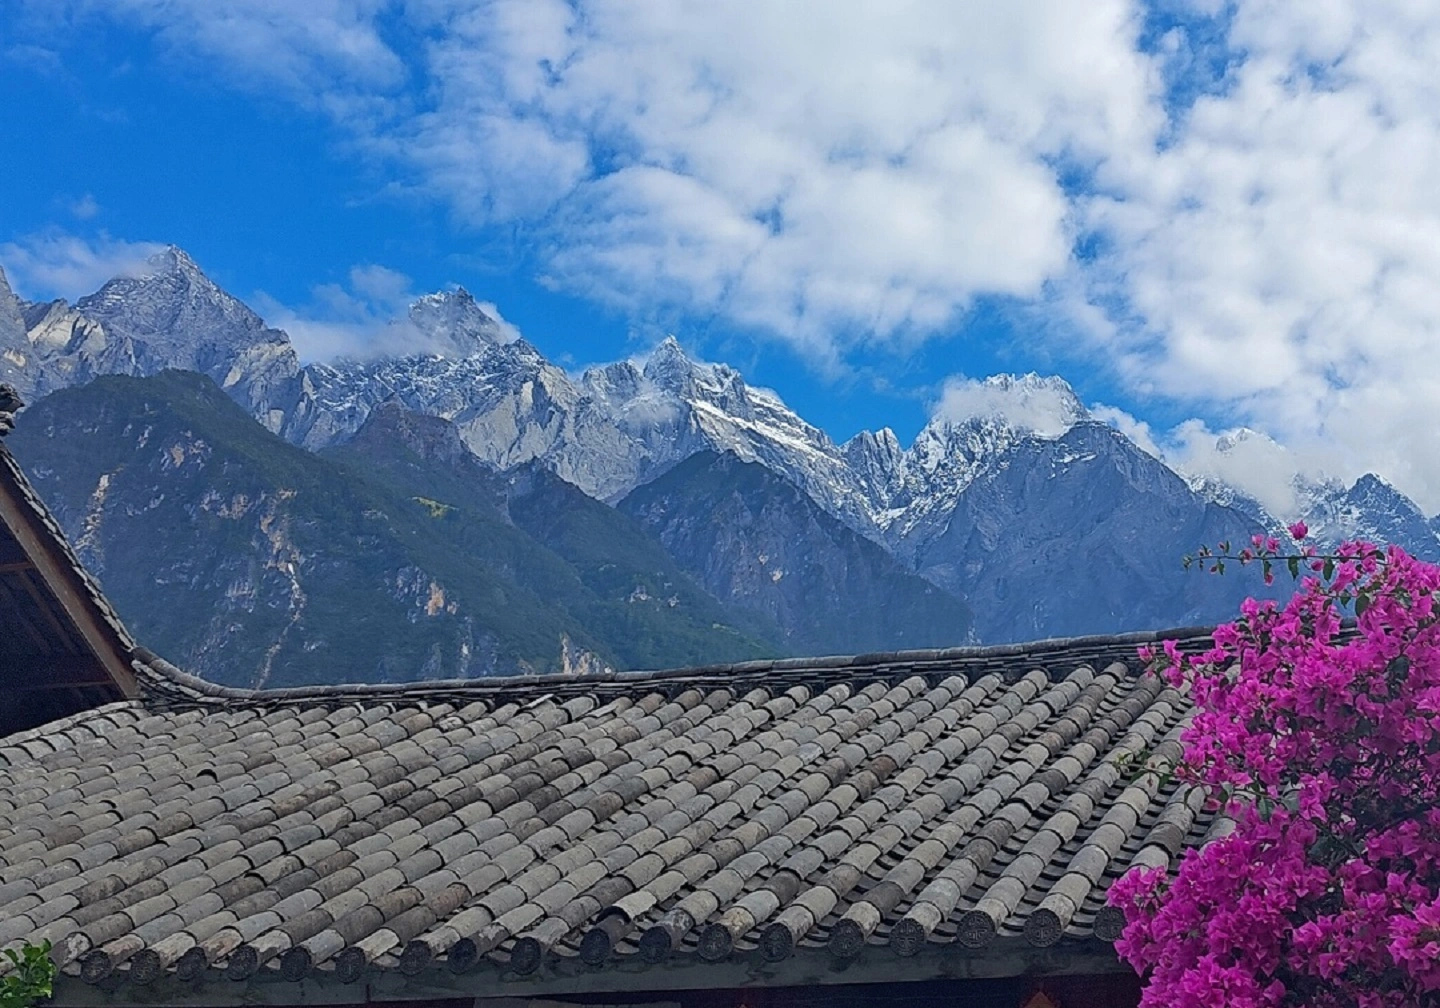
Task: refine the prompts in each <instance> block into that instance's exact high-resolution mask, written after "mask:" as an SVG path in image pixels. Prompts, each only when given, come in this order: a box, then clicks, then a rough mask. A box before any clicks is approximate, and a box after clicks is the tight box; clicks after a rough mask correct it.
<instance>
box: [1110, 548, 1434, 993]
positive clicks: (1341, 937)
mask: <svg viewBox="0 0 1440 1008" xmlns="http://www.w3.org/2000/svg"><path fill="white" fill-rule="evenodd" d="M1290 531H1291V535H1292V536H1293V537H1294V538H1295V539H1297V540H1298V539H1302V538H1304V536H1305V534H1306V532H1307V530H1306V529H1305V528H1304V527H1303V526H1296V527H1294V528H1292V529H1291V530H1290ZM1222 546H1223V548H1222V550H1221V551H1220V552H1219V553H1215V552H1209V551H1202V555H1203V556H1204V557H1205V558H1206V561H1205V562H1206V563H1207V564H1209V565H1210V566H1212V567H1213V566H1215V565H1216V564H1217V562H1218V561H1219V560H1220V559H1222V558H1228V559H1232V560H1235V561H1238V562H1241V563H1250V562H1257V561H1258V562H1260V563H1263V564H1264V565H1265V568H1266V571H1267V573H1268V572H1269V571H1270V569H1271V568H1272V567H1273V566H1277V565H1281V564H1284V565H1286V566H1288V567H1289V568H1290V570H1291V571H1297V569H1298V573H1299V577H1300V586H1299V591H1298V592H1297V593H1296V594H1295V596H1294V597H1293V598H1292V599H1291V600H1290V601H1289V602H1288V603H1287V604H1285V605H1284V606H1283V607H1282V606H1280V605H1278V604H1277V603H1275V602H1273V601H1256V600H1253V599H1251V600H1248V601H1247V602H1245V603H1244V605H1243V606H1242V607H1241V615H1240V618H1239V619H1237V620H1236V621H1235V622H1233V623H1230V624H1227V625H1224V626H1221V627H1219V628H1217V630H1216V631H1215V637H1214V647H1213V648H1212V649H1210V650H1209V651H1206V652H1205V653H1203V654H1198V655H1185V654H1182V653H1181V652H1180V650H1179V649H1178V648H1176V647H1175V646H1174V645H1173V644H1172V645H1170V646H1168V647H1167V648H1166V650H1165V652H1164V653H1163V654H1159V655H1155V654H1147V655H1146V657H1147V658H1149V659H1150V660H1152V661H1154V662H1155V664H1156V665H1158V666H1159V667H1161V668H1162V670H1163V671H1164V672H1165V674H1166V675H1167V676H1168V677H1169V678H1170V680H1171V681H1172V682H1174V683H1176V684H1177V685H1183V686H1184V687H1185V688H1188V689H1189V690H1190V691H1191V694H1192V696H1193V698H1194V701H1195V704H1196V708H1197V709H1196V714H1195V717H1194V720H1193V723H1192V725H1191V726H1190V728H1189V729H1188V730H1187V732H1186V734H1185V737H1184V741H1185V745H1186V751H1185V758H1184V760H1183V764H1182V767H1181V769H1180V771H1179V773H1180V774H1181V775H1182V777H1184V778H1185V779H1187V780H1188V781H1189V782H1191V783H1196V784H1200V785H1203V786H1205V787H1206V788H1208V789H1209V791H1210V793H1211V794H1212V795H1213V796H1215V799H1216V800H1217V801H1218V802H1219V803H1221V804H1222V805H1223V813H1224V814H1225V815H1227V816H1228V817H1230V818H1231V819H1233V821H1234V828H1233V830H1231V831H1230V832H1229V833H1228V834H1226V835H1223V836H1221V837H1220V838H1219V839H1216V840H1213V841H1212V842H1210V843H1209V844H1207V845H1205V846H1203V847H1202V848H1201V849H1199V850H1192V851H1189V852H1187V853H1186V854H1185V855H1184V856H1183V857H1182V859H1181V861H1180V864H1179V867H1178V870H1177V871H1175V872H1174V873H1166V872H1165V871H1163V870H1152V871H1144V870H1137V871H1134V872H1131V873H1130V874H1128V875H1126V876H1124V877H1123V878H1121V879H1120V880H1118V881H1117V882H1116V883H1115V885H1114V886H1113V887H1112V889H1111V892H1110V899H1111V902H1112V903H1114V904H1115V905H1117V906H1120V907H1121V908H1123V909H1124V911H1125V914H1126V920H1127V925H1126V928H1125V932H1124V934H1123V936H1122V939H1121V941H1120V942H1119V943H1118V949H1119V952H1120V954H1121V955H1122V956H1123V957H1124V958H1125V959H1126V960H1127V961H1129V962H1130V963H1131V964H1132V965H1133V966H1134V967H1135V968H1136V969H1137V970H1138V971H1140V972H1141V973H1142V975H1143V976H1145V978H1146V988H1145V994H1144V997H1143V999H1142V1001H1141V1005H1142V1008H1159V1006H1161V1005H1164V1006H1167V1008H1221V1006H1224V1008H1250V1006H1260V1005H1265V1006H1291V1005H1307V1006H1318V1008H1332V1006H1333V1008H1340V1006H1345V1008H1351V1006H1354V1008H1402V1006H1405V1008H1414V1006H1421V1005H1426V1006H1430V1005H1440V611H1437V593H1440V567H1436V566H1434V565H1431V564H1427V563H1423V562H1421V561H1418V560H1416V559H1414V558H1412V557H1410V556H1408V555H1407V554H1405V553H1404V552H1403V551H1402V550H1400V549H1397V548H1394V547H1391V548H1390V549H1388V550H1383V551H1382V550H1380V549H1377V548H1376V547H1374V546H1371V545H1370V544H1367V543H1358V542H1354V543H1346V544H1344V545H1343V546H1341V547H1339V548H1338V549H1337V550H1335V552H1334V553H1331V554H1328V555H1323V556H1322V555H1320V554H1318V553H1317V552H1316V551H1315V550H1314V549H1306V550H1304V551H1302V552H1300V553H1298V554H1295V555H1292V556H1281V555H1280V554H1279V553H1278V552H1277V551H1278V549H1279V547H1280V544H1279V543H1278V542H1275V541H1274V540H1273V539H1266V538H1261V539H1259V540H1257V542H1255V543H1254V544H1253V547H1252V549H1250V550H1246V551H1242V552H1241V554H1233V555H1231V554H1229V547H1228V546H1224V545H1223V544H1222ZM1242 554H1243V555H1242ZM1347 617H1351V618H1352V620H1351V621H1347Z"/></svg>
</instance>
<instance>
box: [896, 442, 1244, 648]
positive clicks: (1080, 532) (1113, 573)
mask: <svg viewBox="0 0 1440 1008" xmlns="http://www.w3.org/2000/svg"><path fill="white" fill-rule="evenodd" d="M1257 531H1259V527H1258V526H1257V525H1255V524H1254V523H1252V522H1250V521H1249V520H1248V519H1246V518H1244V517H1243V516H1242V515H1240V514H1239V513H1238V512H1234V511H1231V510H1229V509H1226V508H1222V507H1219V506H1218V505H1214V504H1210V503H1208V502H1206V501H1204V500H1202V499H1200V498H1198V497H1196V496H1195V494H1193V493H1192V492H1191V491H1190V489H1189V488H1188V487H1187V486H1186V484H1185V482H1184V481H1183V480H1181V479H1180V478H1179V477H1178V476H1176V475H1175V474H1174V473H1173V472H1171V471H1170V470H1169V469H1168V468H1166V467H1165V466H1164V465H1163V464H1161V463H1160V462H1159V461H1157V460H1156V459H1154V458H1152V457H1151V456H1149V455H1146V454H1145V453H1144V452H1142V451H1140V450H1139V449H1138V448H1136V447H1135V446H1134V445H1133V444H1131V443H1130V442H1129V441H1128V440H1126V439H1125V438H1124V436H1123V435H1121V434H1119V433H1118V432H1117V431H1115V430H1113V429H1111V428H1109V427H1107V426H1105V425H1103V424H1099V423H1094V422H1082V423H1079V424H1077V425H1075V426H1074V427H1072V428H1071V429H1070V430H1069V431H1067V432H1066V433H1065V434H1063V435H1062V436H1060V437H1058V438H1042V437H1034V436H1032V437H1025V438H1021V439H1019V440H1017V441H1016V442H1014V443H1013V444H1012V445H1010V446H1009V447H1008V448H1007V449H1005V450H1004V451H1003V452H1002V453H1001V454H1000V455H999V456H998V457H996V458H994V459H993V460H991V464H989V465H987V466H986V467H985V468H984V469H983V471H981V472H979V473H976V474H975V476H974V478H973V479H972V480H971V481H970V483H969V484H968V486H967V487H966V490H965V492H964V493H963V494H961V495H959V497H958V499H957V502H956V505H955V507H954V509H953V510H952V511H951V512H950V514H949V522H948V525H947V526H946V528H945V530H944V531H943V532H942V533H941V534H939V535H938V536H936V537H935V538H934V539H933V540H931V541H930V542H928V543H927V544H926V545H925V547H924V548H923V550H922V551H920V553H919V556H918V563H919V565H920V570H921V573H923V574H924V575H925V576H926V577H927V578H929V579H930V580H932V581H934V582H935V583H937V584H940V585H943V586H945V587H948V588H950V589H951V590H953V591H956V592H959V593H963V595H964V597H965V599H966V600H967V601H968V602H969V603H970V606H971V608H972V609H973V611H974V612H975V619H976V629H977V632H978V633H979V635H980V638H981V639H982V640H985V641H1004V640H1025V639H1032V638H1036V637H1046V636H1068V635H1076V634H1086V633H1108V632H1112V631H1125V630H1139V629H1143V628H1145V627H1155V626H1160V625H1177V624H1191V623H1195V624H1198V623H1206V622H1214V621H1217V620H1220V619H1223V618H1225V617H1226V616H1228V615H1232V614H1233V613H1234V612H1235V607H1236V605H1237V603H1238V602H1239V600H1240V599H1242V598H1243V597H1244V596H1245V595H1246V594H1248V593H1251V592H1252V591H1254V590H1255V588H1256V585H1255V584H1254V583H1253V582H1252V580H1251V579H1246V578H1239V577H1231V578H1229V579H1228V580H1227V579H1223V578H1212V577H1208V576H1206V575H1203V574H1200V573H1197V572H1196V571H1193V570H1191V571H1186V570H1184V569H1182V566H1181V562H1180V561H1181V555H1182V554H1183V553H1185V552H1190V551H1193V550H1194V548H1195V547H1197V546H1199V545H1200V544H1202V543H1215V542H1218V541H1221V540H1229V541H1231V542H1235V543H1245V542H1248V541H1249V538H1250V536H1251V535H1252V534H1254V533H1255V532H1257Z"/></svg>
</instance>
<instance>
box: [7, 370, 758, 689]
mask: <svg viewBox="0 0 1440 1008" xmlns="http://www.w3.org/2000/svg"><path fill="white" fill-rule="evenodd" d="M441 422H442V423H443V421H441ZM10 443H11V447H12V449H13V450H14V451H15V454H16V455H17V457H19V459H20V460H21V462H22V463H23V464H24V465H26V467H27V469H28V471H29V472H30V473H31V475H32V478H33V479H34V481H35V483H36V485H37V487H38V488H39V489H40V492H41V493H42V495H43V496H44V497H45V499H46V501H47V502H48V503H49V504H50V506H51V507H52V508H53V509H54V510H55V512H56V513H57V516H58V517H59V518H60V520H61V522H62V524H63V525H64V526H65V528H66V531H67V533H68V534H69V535H70V536H71V537H72V539H73V540H74V541H75V542H76V544H77V547H78V548H79V550H80V552H81V555H82V558H83V559H84V560H85V562H86V563H87V564H88V565H90V566H91V567H92V569H93V570H94V571H95V572H96V573H97V574H98V576H99V577H100V579H101V581H102V583H103V584H104V586H105V589H106V591H107V593H108V594H109V595H110V596H111V598H112V600H113V601H114V602H115V604H116V606H117V607H118V608H119V610H120V612H121V614H122V616H123V617H124V618H125V619H126V621H127V622H128V623H129V624H130V626H131V628H132V629H133V630H134V632H135V633H136V635H137V636H138V637H139V639H141V640H142V641H145V642H146V643H147V644H148V645H150V646H151V647H153V648H155V649H156V650H157V651H159V652H161V653H162V654H166V655H167V656H168V657H171V658H172V659H173V660H175V661H177V662H179V663H180V664H182V665H186V666H188V667H190V668H192V669H194V670H195V671H197V672H198V673H200V674H203V675H206V676H207V677H209V678H211V679H213V680H215V681H219V682H227V683H233V684H239V685H255V684H258V683H263V684H265V685H271V686H280V685H291V684H296V683H302V682H345V681H401V680H407V679H416V678H449V677H459V676H471V675H480V674H492V673H514V672H525V671H533V672H554V671H561V670H563V669H565V668H567V667H573V662H584V661H591V662H594V661H598V662H603V663H606V664H614V665H617V666H621V667H635V666H638V665H671V664H684V663H687V662H690V661H695V660H700V658H701V657H702V656H703V659H704V660H711V661H714V660H735V659H741V658H748V657H755V656H758V655H760V654H763V653H769V652H770V651H772V650H773V645H771V644H770V643H769V642H767V641H766V640H765V639H763V637H762V636H757V635H756V633H755V630H756V628H757V623H756V621H754V620H748V621H745V622H744V624H743V625H744V628H745V629H737V628H735V626H734V623H733V621H731V620H729V619H727V618H726V612H725V610H724V608H723V607H722V606H720V605H719V603H717V602H715V601H714V599H712V598H709V597H708V596H706V595H705V594H704V592H703V591H701V590H699V589H698V588H694V587H693V583H690V582H688V580H687V582H686V583H687V584H689V585H690V586H691V587H690V592H689V594H687V595H686V596H684V601H682V602H681V603H680V604H677V605H674V606H670V605H668V604H663V603H662V601H661V600H659V599H657V598H655V597H654V596H653V595H652V596H651V598H649V599H642V598H639V597H638V596H636V597H635V598H634V600H633V601H631V597H632V596H634V595H635V593H634V588H635V587H636V586H634V585H632V586H630V591H629V593H628V594H627V595H626V598H625V600H623V601H622V600H619V599H618V598H617V595H618V589H619V586H620V584H621V582H623V581H624V577H622V576H620V575H618V574H617V575H616V577H617V579H618V580H617V582H616V584H615V585H611V586H609V587H608V589H607V588H603V587H601V586H597V585H596V584H595V583H593V579H594V574H595V569H598V568H599V567H603V566H605V565H606V564H615V565H617V566H618V567H620V568H622V569H623V568H625V567H626V565H629V568H630V569H629V572H630V573H634V564H635V557H634V556H633V555H630V554H627V555H625V556H620V555H618V554H619V552H620V550H621V546H622V545H623V543H624V539H623V537H620V536H618V535H616V536H614V539H615V541H616V543H617V546H616V551H617V555H616V556H615V557H612V558H610V559H608V560H606V559H603V558H601V557H595V558H589V559H587V560H586V563H585V565H584V569H579V568H577V567H576V566H574V565H573V564H572V561H571V559H570V558H568V557H567V556H565V555H563V551H557V550H555V549H551V548H549V547H547V546H546V545H545V544H543V543H542V542H540V541H537V539H536V538H535V537H534V536H532V535H531V534H530V533H529V532H527V530H526V529H525V528H524V527H523V523H517V522H515V521H512V520H511V514H510V513H509V512H513V511H515V510H516V508H515V507H513V506H510V505H507V503H506V500H505V488H504V485H503V481H502V480H500V478H499V477H497V476H494V474H489V477H490V480H489V483H488V484H487V483H486V482H484V481H482V479H481V478H480V475H477V474H478V473H480V471H481V470H482V469H483V467H480V466H479V465H478V463H477V464H476V469H475V472H466V471H461V470H460V469H457V468H456V466H455V464H454V462H455V460H451V461H450V462H449V463H447V462H446V461H445V460H444V459H443V458H439V457H436V458H425V457H423V456H422V455H420V454H417V453H416V452H415V451H414V450H413V448H411V447H409V446H407V445H406V444H405V443H404V439H403V438H400V437H398V436H397V437H391V438H388V439H387V438H386V437H385V436H384V431H382V430H374V431H371V432H370V435H369V436H368V437H366V438H361V439H357V443H356V445H355V446H353V447H351V448H342V449H338V450H336V451H333V452H330V453H327V454H326V455H323V456H316V455H313V454H311V453H308V452H305V451H303V450H301V449H299V448H296V447H294V446H292V445H290V444H288V443H286V442H285V441H283V440H281V439H280V438H278V437H276V436H275V435H273V434H271V433H270V432H268V431H266V430H265V429H264V428H262V427H261V426H260V425H259V424H257V423H256V422H255V421H254V420H252V419H251V418H250V417H249V416H247V415H246V414H245V412H244V411H243V410H242V409H241V408H240V407H238V406H237V405H235V404H234V403H233V402H232V401H231V400H230V399H229V398H228V397H226V396H225V395H224V393H223V392H221V391H220V389H218V388H217V387H216V386H215V385H214V384H213V383H212V382H211V381H210V380H209V379H208V378H204V377H202V376H199V375H194V374H189V373H184V372H166V373H163V374H161V375H158V376H155V377H153V378H144V379H137V378H125V377H107V378H101V379H99V380H97V381H95V382H93V383H91V384H90V385H87V386H85V387H83V388H77V389H69V390H65V391H62V392H57V393H55V394H54V395H52V396H49V397H47V398H46V399H44V400H42V401H41V402H39V403H37V404H36V405H35V406H33V407H31V408H30V409H29V410H27V411H26V412H25V413H24V414H22V418H21V423H20V425H19V427H18V429H17V430H16V432H15V433H14V434H13V435H11V439H10ZM387 443H388V445H389V447H388V448H387V447H386V445H387ZM546 499H547V500H548V498H546ZM592 503H596V506H597V507H604V505H599V504H598V503H597V502H592ZM543 505H544V501H543V500H542V501H535V502H532V503H531V505H530V506H531V507H534V508H540V507H542V506H543ZM607 510H608V509H607ZM616 518H617V519H622V520H627V519H623V516H619V515H617V516H616ZM627 521H628V520H627ZM596 548H597V549H599V550H601V551H602V553H603V551H604V549H605V546H604V544H603V543H600V544H597V547H596ZM656 549H657V550H658V547H656ZM656 577H657V578H658V579H659V580H657V581H656V584H657V585H658V584H659V583H660V582H661V581H664V580H665V579H667V578H668V579H670V580H673V579H674V578H675V577H680V578H684V575H682V574H679V572H678V571H675V570H674V569H673V567H672V568H671V569H670V570H669V571H664V572H656ZM639 594H640V595H646V594H651V593H649V592H648V590H642V591H641V592H640V593H639ZM758 626H759V627H760V628H761V629H763V624H758ZM562 641H565V642H568V647H567V648H565V649H564V650H563V652H562ZM567 656H568V658H569V659H571V662H572V663H571V664H570V665H567Z"/></svg>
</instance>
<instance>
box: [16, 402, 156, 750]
mask: <svg viewBox="0 0 1440 1008" xmlns="http://www.w3.org/2000/svg"><path fill="white" fill-rule="evenodd" d="M6 419H8V417H7V418H6ZM4 429H8V424H0V431H3V430H4ZM133 650H134V643H133V642H132V641H131V640H130V636H129V634H128V633H127V632H126V631H125V627H124V626H123V625H122V624H121V622H120V620H119V617H118V616H116V614H115V611H114V610H113V609H112V608H111V607H110V605H109V603H108V602H107V601H106V600H105V598H104V596H103V595H101V593H100V590H99V588H98V586H97V585H96V584H95V582H94V581H93V580H91V578H90V577H89V575H88V574H86V572H85V571H84V569H83V568H82V567H81V565H80V562H79V560H78V559H77V558H76V556H75V553H74V552H73V551H72V550H71V548H70V546H69V544H68V543H67V542H66V541H65V537H64V534H63V533H62V532H61V530H60V526H59V524H58V523H57V522H56V521H55V519H54V517H53V516H52V515H51V514H50V513H49V511H48V510H47V509H46V507H45V505H44V503H43V502H42V501H41V500H40V498H39V497H38V495H37V494H36V493H35V489H34V488H33V487H32V486H31V485H30V482H29V480H27V479H26V478H25V474H24V472H23V471H22V470H21V469H20V467H19V465H18V464H17V463H16V461H15V459H14V457H13V456H12V455H11V454H10V452H9V450H8V449H7V448H6V447H5V445H4V443H3V442H0V736H4V735H8V734H10V733H12V732H16V731H22V730H24V729H27V728H33V727H36V726H38V725H41V724H45V723H47V722H49V721H52V720H55V719H56V718H60V717H66V716H68V715H71V714H76V713H79V712H80V711H84V710H88V709H90V708H93V707H97V706H100V705H102V704H106V703H110V702H112V701H115V700H123V699H129V698H134V697H136V696H138V695H139V686H138V684H137V682H136V679H135V673H134V670H133V669H132V668H131V656H132V652H133Z"/></svg>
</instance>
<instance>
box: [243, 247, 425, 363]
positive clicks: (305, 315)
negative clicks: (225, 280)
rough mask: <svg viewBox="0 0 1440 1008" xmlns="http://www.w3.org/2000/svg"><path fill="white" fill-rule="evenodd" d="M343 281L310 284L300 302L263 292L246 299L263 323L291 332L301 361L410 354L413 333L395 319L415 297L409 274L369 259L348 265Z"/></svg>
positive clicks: (401, 314) (412, 347)
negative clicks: (306, 297)
mask: <svg viewBox="0 0 1440 1008" xmlns="http://www.w3.org/2000/svg"><path fill="white" fill-rule="evenodd" d="M346 280H347V282H346V283H343V284H339V283H329V284H320V285H317V286H315V287H312V288H311V289H310V299H309V301H308V302H306V303H305V304H301V305H294V306H291V305H286V304H283V303H281V302H280V301H279V300H277V299H276V298H274V297H272V296H270V295H269V294H267V293H265V292H264V291H257V292H256V293H255V295H254V296H253V297H252V299H251V301H252V302H253V303H254V305H255V307H256V310H257V311H259V312H260V314H261V315H263V316H264V317H265V321H266V322H268V323H269V324H270V325H272V326H275V327H276V328H277V329H284V330H285V332H287V333H288V334H289V335H290V340H291V342H293V343H294V344H295V352H296V353H297V354H299V355H300V358H301V359H302V360H305V361H314V360H331V359H334V358H336V357H356V358H366V357H376V356H381V355H383V354H388V353H405V352H406V351H409V352H412V353H413V352H414V350H415V347H414V342H415V337H416V334H415V332H414V331H413V330H412V329H410V328H409V327H407V326H402V325H398V324H396V320H397V319H401V318H403V317H404V315H405V310H406V308H407V307H409V305H410V303H411V302H412V301H414V300H415V298H416V297H417V296H418V295H417V294H416V293H415V292H414V290H413V289H412V287H413V285H412V284H411V281H410V278H409V277H408V276H406V275H405V274H403V273H400V272H397V271H396V270H392V269H388V268H386V267H384V266H376V265H373V264H368V265H361V266H355V267H353V268H352V269H351V270H350V273H349V276H348V277H347V278H346Z"/></svg>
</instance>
